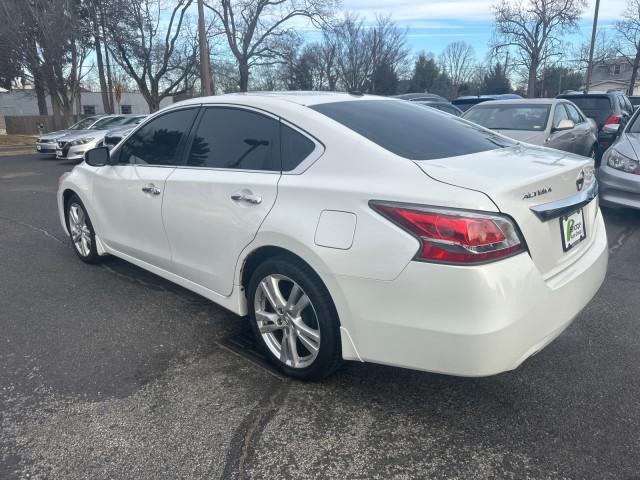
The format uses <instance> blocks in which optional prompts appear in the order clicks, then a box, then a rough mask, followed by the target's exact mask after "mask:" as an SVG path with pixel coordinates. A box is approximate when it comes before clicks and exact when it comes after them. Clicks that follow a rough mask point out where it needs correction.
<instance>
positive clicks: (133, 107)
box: [0, 88, 173, 116]
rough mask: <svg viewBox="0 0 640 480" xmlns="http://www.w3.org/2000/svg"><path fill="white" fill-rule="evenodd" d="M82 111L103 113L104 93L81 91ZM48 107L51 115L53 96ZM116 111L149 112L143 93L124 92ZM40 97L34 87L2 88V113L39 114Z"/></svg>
mask: <svg viewBox="0 0 640 480" xmlns="http://www.w3.org/2000/svg"><path fill="white" fill-rule="evenodd" d="M172 103H173V98H172V97H167V98H164V99H163V100H162V101H161V102H160V108H162V107H166V106H167V105H170V104H172ZM79 107H80V111H79V112H77V111H76V112H74V113H79V114H81V115H94V114H102V113H105V112H104V108H103V105H102V94H101V93H100V92H81V94H80V105H79ZM47 109H48V112H49V115H52V114H53V109H52V108H51V97H50V96H47ZM116 113H135V114H138V113H139V114H144V113H149V107H148V105H147V102H146V101H145V99H144V97H143V96H142V94H141V93H130V92H122V100H121V101H120V105H119V108H118V105H116ZM38 114H39V112H38V99H37V98H36V92H35V90H33V89H28V88H27V89H14V90H10V91H7V90H4V89H0V115H7V116H8V115H18V116H22V115H38Z"/></svg>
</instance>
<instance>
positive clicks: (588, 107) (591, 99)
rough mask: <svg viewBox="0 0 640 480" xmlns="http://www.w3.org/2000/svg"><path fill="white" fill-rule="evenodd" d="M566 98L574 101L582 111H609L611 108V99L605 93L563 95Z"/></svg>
mask: <svg viewBox="0 0 640 480" xmlns="http://www.w3.org/2000/svg"><path fill="white" fill-rule="evenodd" d="M562 98H566V99H567V100H571V101H572V102H573V103H575V104H576V105H577V106H578V107H579V108H580V110H582V111H583V112H588V111H592V112H595V111H609V110H611V100H610V99H609V97H607V96H606V95H602V96H599V97H597V96H595V95H589V96H585V95H576V96H563V97H562Z"/></svg>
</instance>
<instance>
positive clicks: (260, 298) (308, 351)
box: [254, 274, 320, 368]
mask: <svg viewBox="0 0 640 480" xmlns="http://www.w3.org/2000/svg"><path fill="white" fill-rule="evenodd" d="M254 309H255V310H254V311H255V318H256V323H257V326H258V331H259V332H260V335H262V339H263V340H264V342H265V344H266V345H267V347H268V349H269V350H270V351H271V353H272V354H273V355H275V357H276V358H278V359H279V360H280V362H282V363H283V364H285V365H287V366H289V367H292V368H305V367H308V366H309V365H311V364H312V363H313V362H314V360H315V359H316V357H317V356H318V352H319V351H320V325H319V323H318V317H317V315H316V312H315V309H314V307H313V305H312V303H311V300H310V299H309V297H308V296H307V294H306V293H305V292H304V290H303V289H302V287H300V285H298V284H297V283H296V282H295V281H293V280H292V279H290V278H289V277H286V276H284V275H279V274H272V275H268V276H266V277H265V278H263V279H262V280H261V281H260V283H259V284H258V288H257V289H256V293H255V298H254Z"/></svg>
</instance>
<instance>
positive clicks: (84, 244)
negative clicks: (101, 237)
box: [81, 235, 91, 256]
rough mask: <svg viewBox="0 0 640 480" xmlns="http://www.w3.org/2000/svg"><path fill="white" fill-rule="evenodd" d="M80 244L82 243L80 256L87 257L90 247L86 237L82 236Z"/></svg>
mask: <svg viewBox="0 0 640 480" xmlns="http://www.w3.org/2000/svg"><path fill="white" fill-rule="evenodd" d="M81 242H82V254H83V255H85V256H86V255H89V251H90V250H91V247H90V246H89V241H88V240H87V237H85V236H84V235H83V236H82V238H81Z"/></svg>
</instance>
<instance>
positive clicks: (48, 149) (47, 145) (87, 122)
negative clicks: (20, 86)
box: [36, 115, 104, 155]
mask: <svg viewBox="0 0 640 480" xmlns="http://www.w3.org/2000/svg"><path fill="white" fill-rule="evenodd" d="M101 118H104V115H93V116H91V117H87V118H83V119H82V120H80V121H79V122H77V123H74V124H73V125H71V126H70V127H69V128H65V129H64V130H57V131H55V132H49V133H45V134H42V135H40V136H39V137H38V139H37V140H36V151H37V152H38V153H41V154H43V155H55V153H56V148H57V147H58V139H59V138H61V137H64V136H65V135H67V134H69V133H73V132H76V131H78V130H86V129H88V128H91V126H92V125H95V124H96V123H97V122H98V121H99V120H100V119H101Z"/></svg>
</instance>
